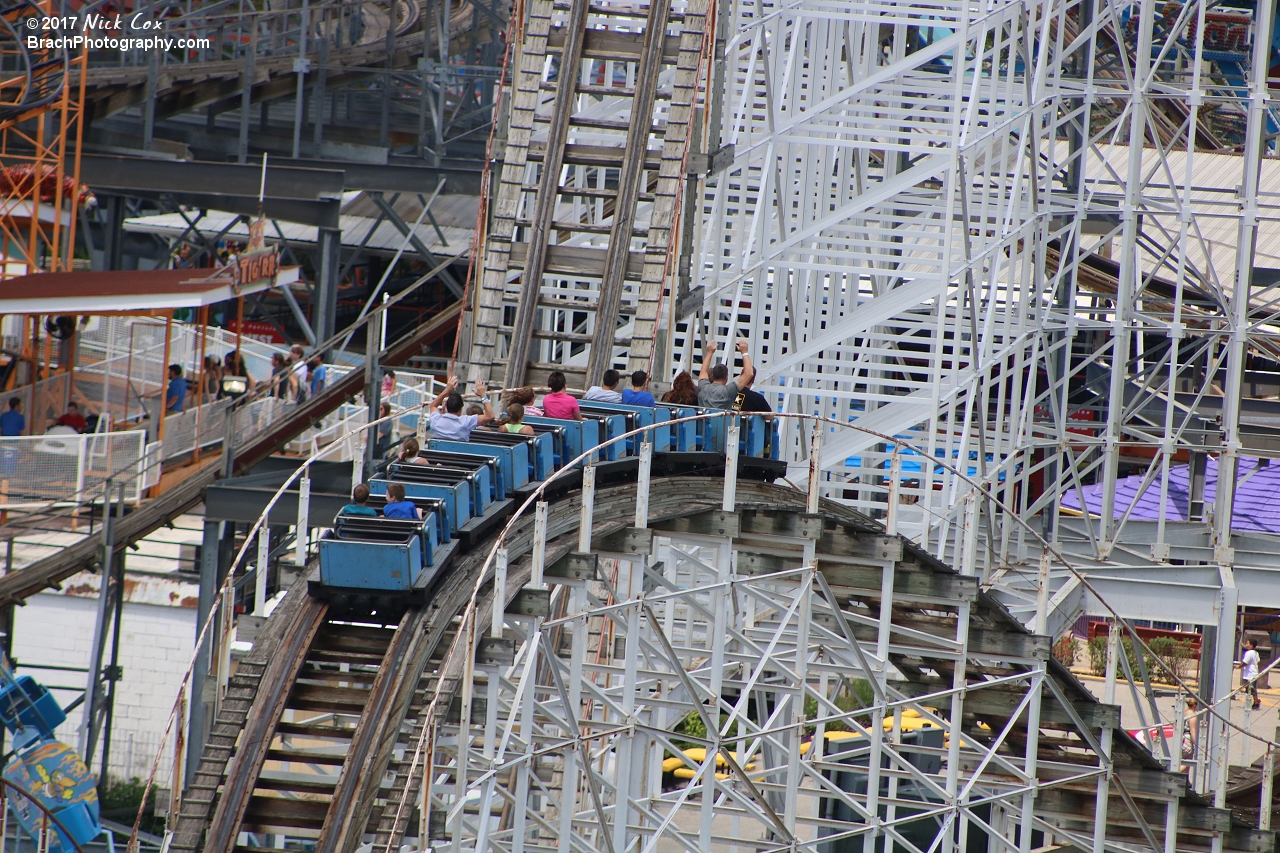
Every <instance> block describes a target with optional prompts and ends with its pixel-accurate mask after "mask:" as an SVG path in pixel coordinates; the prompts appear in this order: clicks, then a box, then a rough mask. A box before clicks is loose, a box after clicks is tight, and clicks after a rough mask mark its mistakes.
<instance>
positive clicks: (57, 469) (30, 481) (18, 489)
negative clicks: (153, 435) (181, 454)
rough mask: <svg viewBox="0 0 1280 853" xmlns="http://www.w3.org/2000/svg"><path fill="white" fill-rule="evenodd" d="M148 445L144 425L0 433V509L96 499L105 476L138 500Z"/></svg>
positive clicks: (144, 480) (144, 483)
mask: <svg viewBox="0 0 1280 853" xmlns="http://www.w3.org/2000/svg"><path fill="white" fill-rule="evenodd" d="M148 449H149V448H148V444H147V433H146V431H145V430H130V431H128V432H112V433H88V434H84V435H75V434H69V435H35V436H16V437H10V438H0V508H3V509H17V508H21V507H36V506H45V505H48V504H49V503H50V502H65V503H66V504H67V505H75V504H83V503H89V502H99V501H101V500H102V494H103V488H102V486H103V483H104V482H105V481H106V480H107V479H109V478H110V479H112V481H113V482H114V483H117V484H123V485H124V486H125V500H127V501H130V502H132V503H137V502H138V501H140V500H141V499H142V493H143V491H144V490H145V489H146V487H147V485H149V483H148V482H147V481H148V479H149V478H148V476H147V475H148V473H149V472H148V471H146V470H144V469H145V468H146V466H147V455H148ZM153 467H154V468H155V469H156V474H155V477H156V478H157V479H158V477H159V466H153Z"/></svg>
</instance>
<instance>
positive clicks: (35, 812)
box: [0, 658, 102, 853]
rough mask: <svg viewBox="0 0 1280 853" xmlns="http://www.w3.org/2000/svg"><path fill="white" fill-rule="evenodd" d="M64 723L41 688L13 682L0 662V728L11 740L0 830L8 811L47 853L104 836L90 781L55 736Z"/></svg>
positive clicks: (68, 851)
mask: <svg viewBox="0 0 1280 853" xmlns="http://www.w3.org/2000/svg"><path fill="white" fill-rule="evenodd" d="M66 718H67V715H66V714H65V713H64V711H63V709H62V708H61V707H59V706H58V703H57V701H56V700H55V699H54V698H53V696H52V695H51V694H50V693H49V691H48V690H46V689H45V687H44V685H42V684H40V683H38V682H37V681H35V679H33V678H31V676H29V675H19V676H15V675H14V673H13V668H12V667H11V666H10V665H9V661H8V659H3V658H0V723H3V724H4V727H5V728H6V729H8V731H9V735H10V739H11V741H10V755H11V757H10V758H9V760H8V762H7V763H6V764H5V765H4V773H3V782H2V783H0V808H4V809H5V810H6V811H5V812H4V816H3V817H0V829H3V827H5V826H6V824H7V820H8V814H9V811H12V813H13V814H14V815H15V816H16V817H17V820H18V825H19V826H20V827H21V829H22V831H23V832H25V833H26V834H27V835H28V836H30V837H31V839H32V840H33V841H35V842H36V844H37V847H38V849H41V850H46V851H48V853H72V851H74V850H78V849H80V847H81V845H84V844H87V843H89V842H90V841H93V840H94V839H95V838H97V837H98V836H99V835H100V834H101V833H102V827H101V826H100V825H99V824H98V789H97V787H96V785H95V784H94V779H93V776H92V775H91V774H90V773H89V768H87V767H86V766H85V763H84V761H83V760H82V759H81V758H80V756H79V755H78V754H77V753H76V751H75V750H74V749H72V748H71V747H70V746H68V745H67V744H65V743H63V742H62V741H60V740H58V739H57V738H56V737H55V735H54V730H55V729H56V728H57V727H58V726H59V725H61V724H62V723H63V722H64V721H65V720H66ZM2 836H3V833H2V832H0V837H2Z"/></svg>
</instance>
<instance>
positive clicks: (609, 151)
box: [529, 142, 662, 169]
mask: <svg viewBox="0 0 1280 853" xmlns="http://www.w3.org/2000/svg"><path fill="white" fill-rule="evenodd" d="M546 153H547V146H546V143H543V142H531V143H529V160H530V161H532V162H538V161H541V160H542V159H544V158H545V157H546ZM630 156H631V155H630V152H629V151H627V150H626V149H625V148H623V147H621V146H619V145H584V144H582V143H580V142H571V143H569V144H567V145H565V146H564V154H563V163H564V165H566V166H595V167H596V168H601V169H621V168H622V166H623V164H624V163H627V162H629V160H628V158H629V157H630ZM637 162H638V163H640V164H641V165H642V166H643V168H645V169H657V168H658V166H659V165H661V163H662V155H661V152H658V151H651V150H649V149H645V154H644V160H643V161H637Z"/></svg>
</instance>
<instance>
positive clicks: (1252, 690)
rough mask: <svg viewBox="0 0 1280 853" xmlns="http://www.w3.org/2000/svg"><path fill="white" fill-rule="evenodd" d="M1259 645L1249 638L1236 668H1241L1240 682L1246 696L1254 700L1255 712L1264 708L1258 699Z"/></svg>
mask: <svg viewBox="0 0 1280 853" xmlns="http://www.w3.org/2000/svg"><path fill="white" fill-rule="evenodd" d="M1256 646H1257V644H1256V643H1254V642H1253V640H1251V639H1249V638H1247V637H1246V638H1245V641H1244V654H1243V655H1241V656H1240V662H1239V663H1237V664H1236V666H1238V667H1240V681H1241V682H1242V684H1241V686H1242V687H1243V688H1244V691H1245V696H1248V697H1251V698H1252V699H1253V710H1255V711H1257V710H1259V709H1261V708H1262V702H1261V701H1260V700H1259V699H1258V663H1259V661H1260V658H1259V657H1258V650H1257V648H1256Z"/></svg>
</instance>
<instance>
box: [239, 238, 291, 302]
mask: <svg viewBox="0 0 1280 853" xmlns="http://www.w3.org/2000/svg"><path fill="white" fill-rule="evenodd" d="M279 273H280V252H279V247H277V246H269V247H267V248H263V249H259V250H258V251H256V252H246V253H244V254H242V255H241V256H240V257H239V258H238V259H237V260H236V266H235V279H236V283H235V292H236V293H240V292H241V291H242V290H244V289H245V288H246V287H252V288H254V289H255V290H259V289H261V285H262V284H263V283H264V282H265V283H266V285H267V287H275V285H276V276H277V275H279ZM255 285H257V286H256V287H255Z"/></svg>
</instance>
